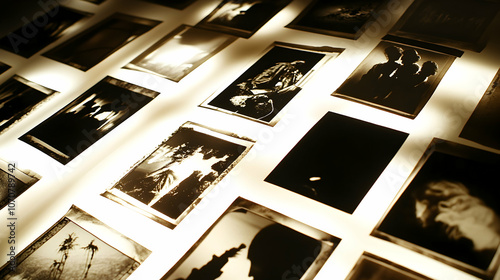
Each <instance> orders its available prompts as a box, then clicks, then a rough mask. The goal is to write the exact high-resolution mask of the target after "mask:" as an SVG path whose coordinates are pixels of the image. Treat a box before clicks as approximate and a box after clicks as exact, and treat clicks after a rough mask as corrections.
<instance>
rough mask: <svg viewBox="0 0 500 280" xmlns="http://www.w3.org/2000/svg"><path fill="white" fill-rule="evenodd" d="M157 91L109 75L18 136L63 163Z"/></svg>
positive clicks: (148, 99)
mask: <svg viewBox="0 0 500 280" xmlns="http://www.w3.org/2000/svg"><path fill="white" fill-rule="evenodd" d="M158 94H159V92H156V91H152V90H149V89H145V88H143V87H140V86H137V85H133V84H130V83H127V82H124V81H121V80H117V79H115V78H112V77H109V76H108V77H105V78H104V79H102V80H101V81H99V82H98V83H97V84H95V85H94V86H92V87H91V88H90V89H88V90H87V91H85V92H84V93H83V94H81V95H80V96H79V97H77V98H76V99H75V100H73V101H71V102H70V103H69V104H68V105H66V106H65V107H64V108H62V109H61V110H59V111H58V112H56V113H55V114H53V115H52V116H51V117H49V118H48V119H46V120H44V121H43V122H42V123H40V124H39V125H37V126H36V127H34V128H33V129H31V130H30V131H28V132H27V133H26V134H24V135H23V136H21V137H20V138H19V139H21V140H22V141H24V142H26V143H28V144H30V145H32V146H34V147H36V148H38V149H39V150H41V151H43V152H44V153H46V154H47V155H49V156H50V157H52V158H53V159H55V160H57V161H58V162H60V163H62V164H66V163H68V162H70V161H71V160H72V159H74V158H75V157H77V156H78V155H79V154H80V153H82V152H83V151H85V150H86V149H87V148H89V147H90V146H91V145H93V144H94V143H95V142H97V141H98V140H99V139H101V138H102V137H104V135H106V134H107V133H108V132H110V131H111V130H113V129H114V128H115V127H117V126H118V125H119V124H120V123H122V122H124V121H125V120H126V119H127V118H129V117H130V116H132V115H133V114H134V113H136V112H137V111H139V110H140V109H141V108H142V107H144V106H145V105H146V104H148V103H149V102H150V101H151V100H153V99H154V98H155V97H156V96H158Z"/></svg>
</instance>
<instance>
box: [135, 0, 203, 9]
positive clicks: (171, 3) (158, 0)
mask: <svg viewBox="0 0 500 280" xmlns="http://www.w3.org/2000/svg"><path fill="white" fill-rule="evenodd" d="M142 1H146V2H151V3H155V4H158V5H162V6H166V7H171V8H174V9H178V10H183V9H184V8H186V7H187V6H189V5H191V3H193V2H194V1H196V0H142Z"/></svg>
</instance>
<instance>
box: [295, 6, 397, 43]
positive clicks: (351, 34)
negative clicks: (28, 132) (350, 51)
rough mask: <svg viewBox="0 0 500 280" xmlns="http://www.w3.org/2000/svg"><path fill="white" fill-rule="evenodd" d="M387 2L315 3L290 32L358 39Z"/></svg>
mask: <svg viewBox="0 0 500 280" xmlns="http://www.w3.org/2000/svg"><path fill="white" fill-rule="evenodd" d="M385 2H387V0H376V1H373V0H354V1H353V0H334V1H332V0H314V1H312V2H311V3H310V4H309V5H308V6H307V8H306V9H305V10H304V11H302V12H301V13H300V14H299V16H298V17H297V18H296V19H294V20H293V21H292V22H291V23H290V24H288V25H287V27H289V28H293V29H298V30H303V31H309V32H315V33H320V34H326V35H332V36H338V37H344V38H349V39H357V38H359V36H361V34H363V32H364V30H365V29H366V28H367V27H368V26H369V25H370V22H373V21H375V20H376V19H377V10H378V9H379V8H380V7H381V6H382V4H384V3H385Z"/></svg>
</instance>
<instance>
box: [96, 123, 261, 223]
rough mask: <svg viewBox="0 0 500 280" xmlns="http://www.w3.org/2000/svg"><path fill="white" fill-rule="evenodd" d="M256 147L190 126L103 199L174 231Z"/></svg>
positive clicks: (160, 147) (186, 124)
mask: <svg viewBox="0 0 500 280" xmlns="http://www.w3.org/2000/svg"><path fill="white" fill-rule="evenodd" d="M252 145H253V141H251V140H249V139H246V138H243V137H238V136H237V135H231V134H229V133H225V132H222V131H217V130H213V129H210V128H208V127H204V126H201V125H198V124H195V123H191V122H187V123H185V124H184V125H182V126H181V127H180V128H179V129H178V130H177V131H176V132H175V133H173V134H172V135H171V136H170V137H169V138H168V139H167V140H165V141H164V142H163V143H162V144H161V145H160V146H158V147H157V148H156V149H155V150H154V151H153V152H152V153H151V154H150V155H148V156H147V157H146V158H144V159H143V160H141V161H140V162H138V163H137V164H136V165H135V166H134V167H133V168H132V169H131V170H130V171H128V172H127V174H126V175H125V176H123V177H122V178H121V179H120V180H119V181H118V182H117V183H116V184H115V185H114V186H113V187H112V188H111V189H109V190H108V191H106V192H105V193H104V194H103V196H105V197H107V198H109V199H111V200H114V201H116V202H118V203H121V204H124V205H126V206H133V208H134V210H137V211H138V212H139V213H141V214H144V215H145V216H147V217H149V218H151V219H152V220H154V221H157V222H158V223H161V224H163V225H165V226H167V227H171V228H172V227H175V226H176V225H177V224H178V223H179V222H180V221H181V220H182V219H183V218H184V217H185V216H186V215H187V214H188V213H189V212H190V211H191V209H192V208H194V206H196V204H197V203H198V202H199V201H200V200H201V199H202V198H203V197H204V196H205V195H206V194H207V193H208V192H209V191H210V190H211V189H212V188H213V186H214V185H215V184H216V183H217V182H218V181H220V180H221V179H222V178H223V177H224V176H225V175H226V174H227V173H228V172H229V171H230V170H231V169H232V168H233V167H234V166H235V165H236V164H237V163H238V162H239V160H240V159H241V158H242V157H244V156H245V154H246V153H247V152H248V150H249V149H250V148H251V147H252Z"/></svg>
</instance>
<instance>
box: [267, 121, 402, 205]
mask: <svg viewBox="0 0 500 280" xmlns="http://www.w3.org/2000/svg"><path fill="white" fill-rule="evenodd" d="M407 137H408V134H407V133H404V132H400V131H396V130H393V129H390V128H386V127H382V126H378V125H374V124H371V123H367V122H364V121H360V120H357V119H353V118H350V117H346V116H343V115H339V114H336V113H333V112H328V113H327V114H325V115H324V116H323V117H322V118H321V119H320V120H319V121H318V122H317V123H316V124H315V125H314V126H313V127H312V128H311V129H310V130H309V131H308V132H307V134H306V135H304V136H303V137H302V139H300V141H299V142H298V143H297V144H296V145H295V147H293V149H292V150H291V151H290V152H289V153H288V154H287V155H286V156H285V157H284V158H283V159H282V160H281V162H280V163H279V164H278V165H277V166H276V167H275V168H274V170H273V171H272V172H271V173H270V174H269V175H268V176H267V177H266V179H265V181H266V182H268V183H271V184H274V185H276V186H279V187H282V188H285V189H287V190H290V191H292V192H295V193H297V194H300V195H303V196H305V197H308V198H310V199H313V200H316V201H319V202H321V203H323V204H326V205H329V206H331V207H334V208H336V209H339V210H342V211H344V212H347V213H350V214H352V213H353V212H354V210H355V209H356V207H357V206H358V204H359V203H360V202H361V200H362V199H363V197H364V196H365V194H366V193H367V192H368V190H369V189H370V188H371V186H372V185H373V184H374V183H375V181H376V180H377V178H378V177H379V176H380V174H381V173H382V172H383V171H384V169H385V168H386V166H387V165H388V164H389V162H390V161H391V160H392V158H393V157H394V155H396V153H397V152H398V151H399V148H400V147H401V146H402V145H403V143H404V142H405V140H406V138H407ZM360 174H363V176H360Z"/></svg>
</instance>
